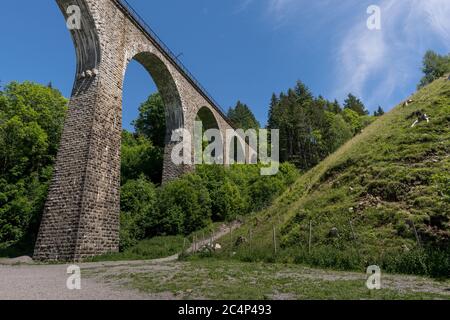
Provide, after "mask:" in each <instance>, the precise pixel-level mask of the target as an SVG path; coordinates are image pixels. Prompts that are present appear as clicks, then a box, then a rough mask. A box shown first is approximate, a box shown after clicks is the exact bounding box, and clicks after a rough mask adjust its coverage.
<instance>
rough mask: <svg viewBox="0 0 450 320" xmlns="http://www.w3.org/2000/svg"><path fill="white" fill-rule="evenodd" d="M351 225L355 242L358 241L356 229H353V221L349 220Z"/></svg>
mask: <svg viewBox="0 0 450 320" xmlns="http://www.w3.org/2000/svg"><path fill="white" fill-rule="evenodd" d="M349 223H350V228H351V230H352V235H353V240H356V234H355V229H353V223H352V220H349Z"/></svg>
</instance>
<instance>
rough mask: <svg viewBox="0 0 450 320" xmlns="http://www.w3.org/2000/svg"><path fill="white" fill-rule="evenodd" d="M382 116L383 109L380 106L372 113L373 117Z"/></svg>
mask: <svg viewBox="0 0 450 320" xmlns="http://www.w3.org/2000/svg"><path fill="white" fill-rule="evenodd" d="M383 114H384V110H383V108H381V106H378V109H377V110H376V111H375V112H374V113H373V115H374V116H375V117H381V116H382V115H383Z"/></svg>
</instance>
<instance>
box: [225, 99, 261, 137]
mask: <svg viewBox="0 0 450 320" xmlns="http://www.w3.org/2000/svg"><path fill="white" fill-rule="evenodd" d="M227 116H228V118H229V119H230V120H231V122H232V123H233V124H234V126H235V127H236V128H237V129H244V130H248V129H259V128H260V125H259V122H258V121H257V120H256V117H255V115H254V114H253V112H252V111H251V110H250V108H249V107H248V106H247V105H246V104H244V103H242V102H241V101H238V102H237V103H236V107H234V108H230V109H229V110H228V115H227Z"/></svg>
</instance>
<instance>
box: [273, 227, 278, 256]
mask: <svg viewBox="0 0 450 320" xmlns="http://www.w3.org/2000/svg"><path fill="white" fill-rule="evenodd" d="M273 249H274V252H275V254H277V234H276V230H275V226H273Z"/></svg>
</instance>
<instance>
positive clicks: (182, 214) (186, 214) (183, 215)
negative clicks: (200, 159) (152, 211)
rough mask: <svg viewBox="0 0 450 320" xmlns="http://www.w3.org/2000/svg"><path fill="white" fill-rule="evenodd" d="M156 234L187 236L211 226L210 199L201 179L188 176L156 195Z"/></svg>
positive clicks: (164, 187)
mask: <svg viewBox="0 0 450 320" xmlns="http://www.w3.org/2000/svg"><path fill="white" fill-rule="evenodd" d="M158 203H159V226H158V225H154V226H153V230H154V231H156V233H157V234H171V235H174V234H189V233H191V232H193V231H195V230H198V229H202V228H204V227H206V226H208V225H209V224H210V223H211V215H212V214H211V198H210V196H209V192H208V189H207V188H206V186H205V184H204V183H203V181H202V179H201V178H200V176H198V175H196V174H188V175H186V176H184V177H182V178H181V179H178V180H175V181H172V182H169V183H168V184H166V185H165V186H163V187H162V189H161V191H160V193H159V199H158Z"/></svg>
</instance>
